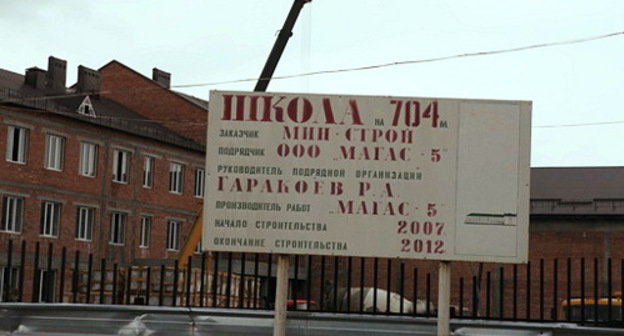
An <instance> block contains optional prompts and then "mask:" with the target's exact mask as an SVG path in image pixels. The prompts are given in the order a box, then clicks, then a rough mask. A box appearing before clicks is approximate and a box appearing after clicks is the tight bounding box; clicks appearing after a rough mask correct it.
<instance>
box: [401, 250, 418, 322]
mask: <svg viewBox="0 0 624 336" xmlns="http://www.w3.org/2000/svg"><path fill="white" fill-rule="evenodd" d="M399 295H400V298H401V302H400V303H399V313H400V314H401V315H403V313H404V308H405V307H403V305H404V304H403V300H405V263H404V262H403V261H401V264H400V268H399ZM413 308H416V302H414V307H413Z"/></svg>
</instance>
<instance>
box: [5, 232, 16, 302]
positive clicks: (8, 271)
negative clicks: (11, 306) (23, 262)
mask: <svg viewBox="0 0 624 336" xmlns="http://www.w3.org/2000/svg"><path fill="white" fill-rule="evenodd" d="M7 248H8V251H7V262H6V265H7V266H6V273H5V274H8V276H6V275H5V278H4V280H7V281H3V286H2V287H3V293H4V295H3V298H2V300H3V301H4V302H7V301H9V297H10V296H9V291H10V290H11V287H10V285H11V278H12V277H13V239H9V241H8V246H7Z"/></svg>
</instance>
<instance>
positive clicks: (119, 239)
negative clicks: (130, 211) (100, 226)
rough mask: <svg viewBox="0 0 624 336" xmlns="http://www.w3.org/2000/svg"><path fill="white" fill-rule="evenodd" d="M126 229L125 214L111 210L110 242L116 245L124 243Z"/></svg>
mask: <svg viewBox="0 0 624 336" xmlns="http://www.w3.org/2000/svg"><path fill="white" fill-rule="evenodd" d="M125 231H126V214H125V213H122V212H113V213H112V214H111V227H110V233H111V236H110V243H111V244H116V245H123V244H124V233H125Z"/></svg>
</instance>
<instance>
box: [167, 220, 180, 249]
mask: <svg viewBox="0 0 624 336" xmlns="http://www.w3.org/2000/svg"><path fill="white" fill-rule="evenodd" d="M180 226H181V223H180V222H178V221H174V220H170V221H169V222H167V250H171V251H178V250H179V249H180Z"/></svg>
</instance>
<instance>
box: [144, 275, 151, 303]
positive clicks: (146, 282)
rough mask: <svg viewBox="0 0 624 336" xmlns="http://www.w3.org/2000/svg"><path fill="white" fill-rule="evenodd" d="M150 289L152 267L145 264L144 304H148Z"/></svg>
mask: <svg viewBox="0 0 624 336" xmlns="http://www.w3.org/2000/svg"><path fill="white" fill-rule="evenodd" d="M151 291H152V267H151V266H147V275H146V279H145V305H146V306H149V304H150V296H151Z"/></svg>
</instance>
